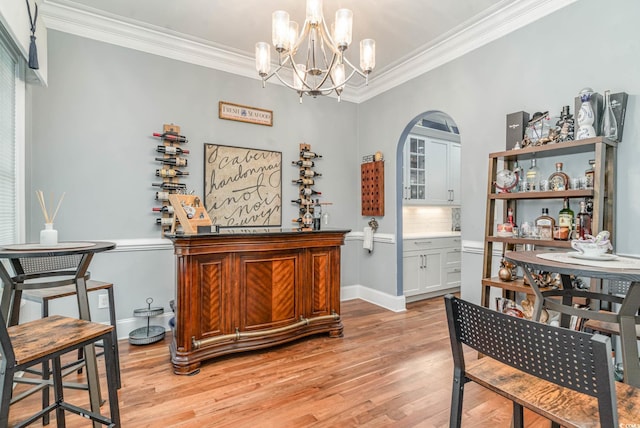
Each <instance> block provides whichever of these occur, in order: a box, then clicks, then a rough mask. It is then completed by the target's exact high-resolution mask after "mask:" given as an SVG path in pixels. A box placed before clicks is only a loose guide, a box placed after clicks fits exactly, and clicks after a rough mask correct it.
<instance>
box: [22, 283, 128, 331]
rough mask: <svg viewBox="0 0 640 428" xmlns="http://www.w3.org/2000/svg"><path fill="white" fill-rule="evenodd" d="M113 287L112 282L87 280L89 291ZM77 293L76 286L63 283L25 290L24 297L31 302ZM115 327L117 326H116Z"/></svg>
mask: <svg viewBox="0 0 640 428" xmlns="http://www.w3.org/2000/svg"><path fill="white" fill-rule="evenodd" d="M112 287H113V284H112V283H109V282H103V281H96V280H93V279H90V280H88V281H87V291H88V292H90V291H99V290H107V291H108V290H109V289H110V288H112ZM75 295H76V286H75V285H73V284H70V285H63V286H60V287H53V288H36V289H32V290H24V291H23V292H22V298H23V299H26V300H29V301H31V302H36V303H39V302H42V301H43V300H53V299H60V298H62V297H70V296H75ZM114 327H115V326H114Z"/></svg>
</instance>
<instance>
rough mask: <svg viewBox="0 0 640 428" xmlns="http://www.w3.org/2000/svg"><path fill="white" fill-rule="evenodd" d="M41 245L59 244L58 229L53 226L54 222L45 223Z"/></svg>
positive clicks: (41, 233)
mask: <svg viewBox="0 0 640 428" xmlns="http://www.w3.org/2000/svg"><path fill="white" fill-rule="evenodd" d="M40 244H41V245H57V244H58V231H57V230H55V229H54V228H53V223H45V224H44V229H42V230H41V231H40Z"/></svg>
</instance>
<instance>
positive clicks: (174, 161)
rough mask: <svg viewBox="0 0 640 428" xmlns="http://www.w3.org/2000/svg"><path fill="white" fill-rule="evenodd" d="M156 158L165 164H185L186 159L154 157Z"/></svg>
mask: <svg viewBox="0 0 640 428" xmlns="http://www.w3.org/2000/svg"><path fill="white" fill-rule="evenodd" d="M156 160H157V161H158V162H162V163H163V164H165V165H173V166H187V160H186V159H185V158H177V157H176V158H156Z"/></svg>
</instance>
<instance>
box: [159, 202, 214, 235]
mask: <svg viewBox="0 0 640 428" xmlns="http://www.w3.org/2000/svg"><path fill="white" fill-rule="evenodd" d="M169 202H171V206H173V210H174V215H173V225H172V226H171V233H175V228H176V221H178V222H179V223H180V225H181V226H182V230H183V231H184V233H186V234H195V233H198V226H211V219H210V218H209V214H208V213H207V210H206V209H205V208H204V203H203V202H202V199H200V197H199V196H196V195H178V194H173V195H169ZM188 212H191V213H192V216H191V217H189V214H188Z"/></svg>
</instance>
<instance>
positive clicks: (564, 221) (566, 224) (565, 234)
mask: <svg viewBox="0 0 640 428" xmlns="http://www.w3.org/2000/svg"><path fill="white" fill-rule="evenodd" d="M572 223H573V210H572V209H571V208H570V207H569V198H564V202H563V203H562V209H561V210H560V212H558V233H557V235H554V239H559V240H562V241H566V240H567V239H569V235H571V233H570V232H571V224H572Z"/></svg>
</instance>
